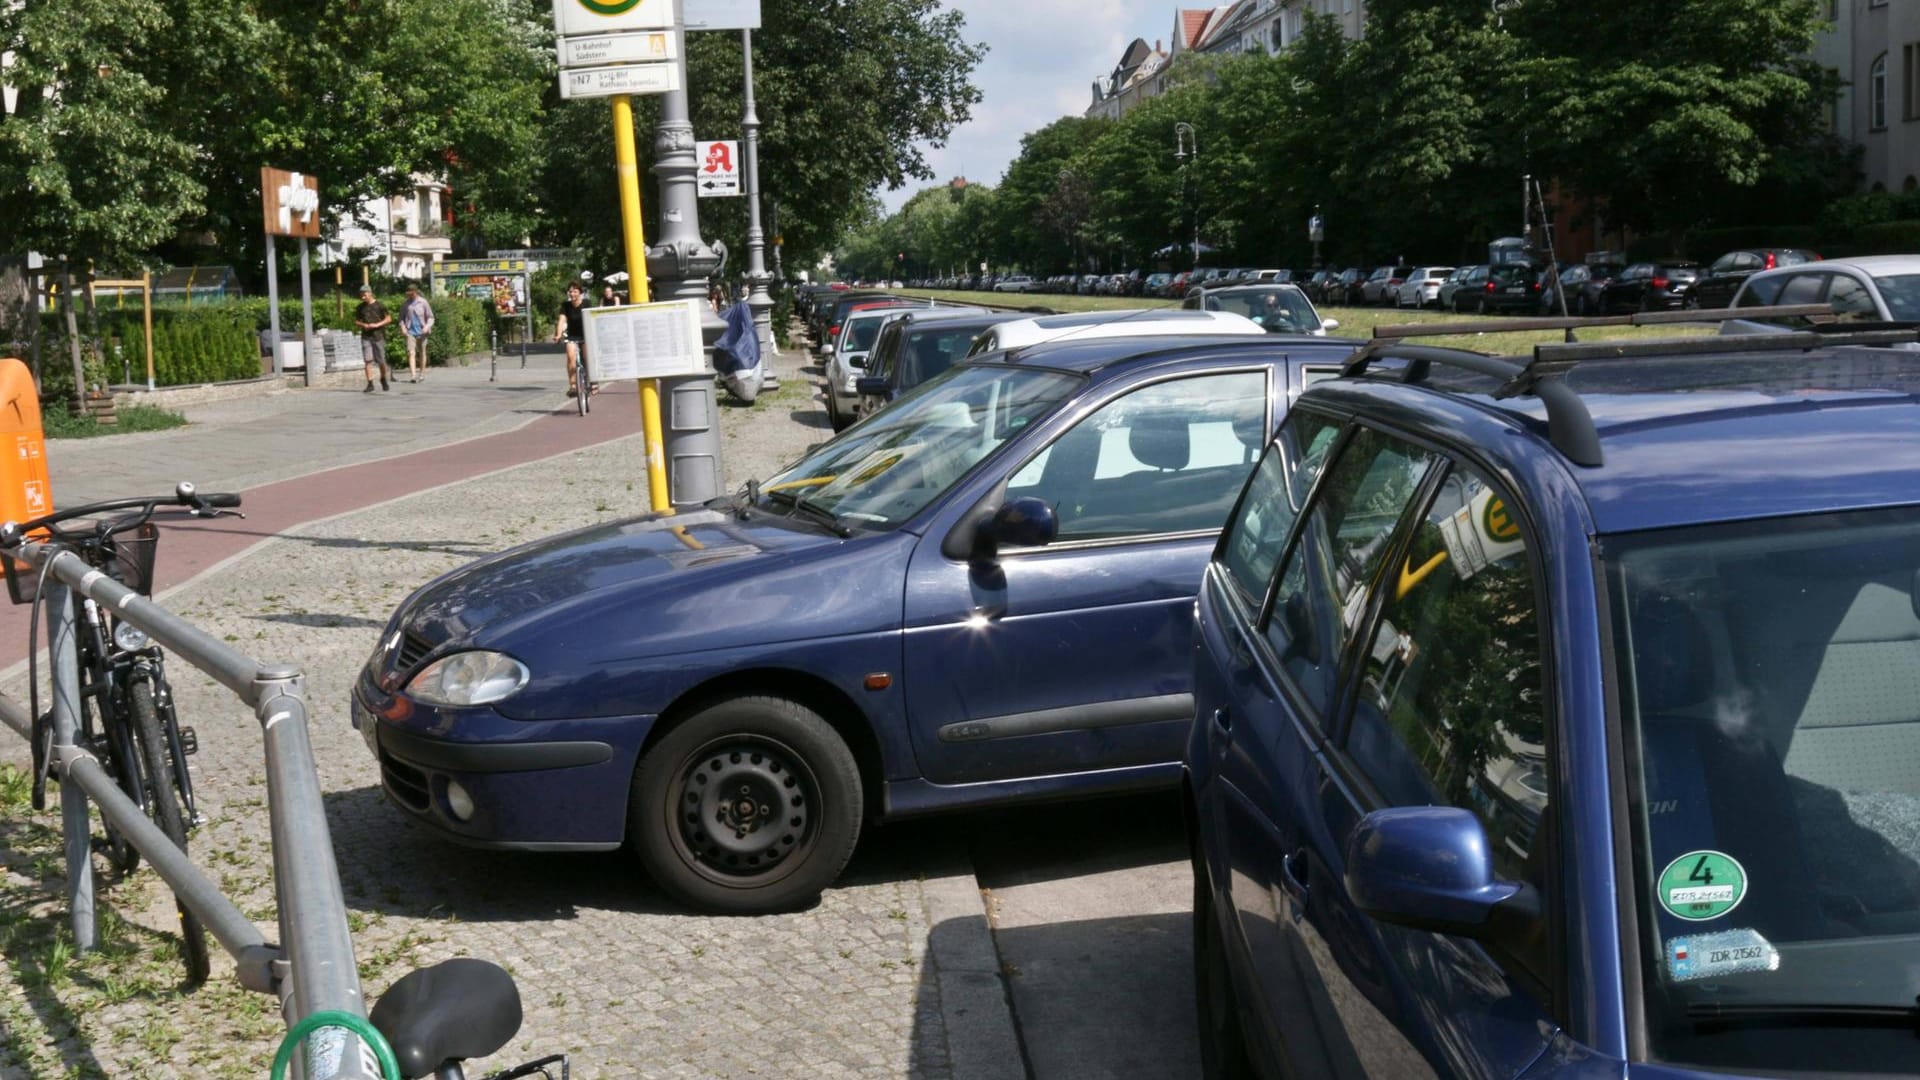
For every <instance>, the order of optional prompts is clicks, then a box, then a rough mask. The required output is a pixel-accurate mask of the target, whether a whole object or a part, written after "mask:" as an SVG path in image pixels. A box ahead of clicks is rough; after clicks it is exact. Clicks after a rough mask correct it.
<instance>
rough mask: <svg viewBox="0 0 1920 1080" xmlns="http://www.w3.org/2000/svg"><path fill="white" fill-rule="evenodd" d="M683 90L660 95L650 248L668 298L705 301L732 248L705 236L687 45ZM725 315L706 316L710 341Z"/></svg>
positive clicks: (651, 269) (678, 1)
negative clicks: (656, 201)
mask: <svg viewBox="0 0 1920 1080" xmlns="http://www.w3.org/2000/svg"><path fill="white" fill-rule="evenodd" d="M673 21H674V23H675V24H676V25H679V26H683V27H684V26H685V25H686V12H685V11H684V10H683V0H674V4H673ZM673 63H674V65H675V66H676V67H678V68H679V69H680V78H679V85H680V89H678V90H675V91H673V92H671V93H667V94H662V95H660V122H659V124H658V125H656V126H655V127H654V129H653V175H654V177H655V178H656V179H657V180H658V181H659V183H660V235H659V237H658V240H657V242H656V243H655V244H654V245H653V246H652V247H651V248H649V249H648V250H647V273H648V275H649V276H651V277H652V279H653V282H654V293H655V294H656V298H657V299H662V300H704V299H705V298H706V295H707V277H708V275H710V274H713V273H715V272H716V271H718V270H719V269H720V267H721V266H722V265H723V264H724V263H725V262H726V249H725V248H724V247H716V246H715V245H711V244H708V243H707V242H706V241H705V240H702V239H701V238H700V199H699V191H698V188H697V187H696V185H697V183H698V176H697V174H698V172H699V169H700V162H699V159H698V157H697V156H696V155H695V154H694V152H693V121H692V120H691V119H689V115H690V114H689V112H688V98H687V50H686V49H685V48H684V47H682V48H681V50H680V56H679V59H677V60H675V61H673ZM721 326H722V324H721V322H720V316H719V314H718V313H715V312H712V311H707V312H705V313H704V315H703V318H702V319H701V328H702V330H703V331H705V332H706V337H707V343H708V344H712V343H713V340H714V339H715V338H717V337H719V336H720V330H721Z"/></svg>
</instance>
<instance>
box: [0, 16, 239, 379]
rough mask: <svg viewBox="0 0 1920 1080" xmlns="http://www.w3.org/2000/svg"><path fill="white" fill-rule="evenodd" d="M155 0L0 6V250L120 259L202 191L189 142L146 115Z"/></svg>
mask: <svg viewBox="0 0 1920 1080" xmlns="http://www.w3.org/2000/svg"><path fill="white" fill-rule="evenodd" d="M168 25H169V24H168V19H167V14H166V12H165V11H164V10H163V9H162V8H161V6H160V5H159V4H158V3H156V2H154V0H72V2H70V3H64V4H60V5H58V6H55V5H50V4H28V5H21V6H13V5H0V41H7V42H12V43H14V44H13V47H14V50H15V52H16V55H15V62H14V66H13V67H12V68H11V69H10V70H9V71H8V73H7V81H8V82H9V83H10V84H12V85H14V86H16V87H19V88H20V94H19V102H18V112H17V113H16V114H15V115H12V116H8V117H4V118H0V191H5V192H6V193H7V209H6V212H5V213H0V251H13V252H21V251H40V252H44V253H46V254H47V255H49V256H52V257H54V258H57V259H58V260H59V261H60V267H61V269H60V278H61V286H62V289H61V291H62V293H63V294H64V295H65V296H67V297H69V298H71V297H73V296H75V295H76V294H75V289H74V282H73V275H72V272H71V269H72V265H73V263H74V262H75V261H78V260H86V259H91V260H94V261H96V262H99V263H101V264H103V265H108V266H118V265H125V264H127V263H129V262H131V261H132V260H134V259H136V258H138V257H139V256H140V255H141V253H142V252H144V251H145V250H146V249H147V248H149V247H150V246H152V245H153V244H154V243H156V242H157V241H159V240H160V239H161V238H162V237H165V236H167V235H168V234H169V233H170V232H171V231H172V228H173V225H174V223H175V222H176V221H177V220H179V218H180V217H181V216H183V215H185V214H187V213H188V212H190V211H192V210H193V209H195V208H196V207H197V206H198V204H199V200H200V198H201V196H202V194H203V188H202V186H201V185H200V184H199V183H197V182H196V181H195V180H194V179H193V176H192V172H191V169H190V166H191V165H192V159H193V152H192V148H191V147H190V146H189V145H188V144H187V143H185V142H183V141H182V140H180V139H179V138H177V137H176V136H175V135H173V134H172V133H171V132H169V131H167V130H166V129H165V128H164V127H163V126H159V125H155V124H154V123H152V117H153V115H154V113H155V111H156V110H157V108H158V106H159V104H160V103H161V101H162V100H163V97H164V94H163V91H162V89H161V87H160V86H157V85H155V84H154V83H153V82H152V81H150V80H149V79H148V78H147V77H146V75H145V74H144V73H143V71H142V69H141V67H140V60H141V58H142V56H143V54H144V51H145V49H144V45H145V42H146V40H147V39H148V38H149V37H151V36H153V35H156V34H159V33H162V32H164V31H165V30H166V29H167V27H168ZM61 307H62V310H64V311H65V312H66V323H67V338H68V343H69V344H68V347H69V352H70V354H71V359H72V362H73V380H74V381H73V385H74V387H75V388H76V391H78V390H80V389H81V388H84V387H85V385H86V375H85V372H84V367H83V363H82V358H81V346H80V336H79V327H78V326H77V325H76V320H75V317H74V307H75V305H74V304H73V303H71V302H69V303H63V304H62V305H61Z"/></svg>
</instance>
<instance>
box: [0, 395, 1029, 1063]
mask: <svg viewBox="0 0 1920 1080" xmlns="http://www.w3.org/2000/svg"><path fill="white" fill-rule="evenodd" d="M782 375H783V379H784V381H785V386H784V387H783V389H782V390H780V391H779V392H777V393H775V394H772V395H768V396H766V397H763V399H762V400H761V402H760V403H759V404H758V405H757V406H756V407H754V408H752V409H745V408H734V407H728V408H725V409H723V424H724V425H725V429H726V431H727V435H728V445H727V455H728V457H727V466H728V473H729V477H730V483H737V482H739V481H741V480H744V479H745V478H746V477H747V476H760V477H764V476H766V475H768V474H769V473H771V472H772V471H773V470H774V469H775V467H777V465H778V464H780V463H782V462H784V461H786V460H789V459H791V458H792V457H793V456H794V455H795V454H797V453H798V452H799V451H800V450H801V449H802V448H803V447H804V445H805V444H807V443H809V442H812V441H815V440H817V439H820V438H824V437H825V435H826V424H825V417H824V415H823V414H821V413H820V412H819V409H818V406H817V404H816V403H815V402H814V401H813V400H812V395H813V384H812V381H811V380H809V379H806V378H801V377H798V376H797V374H794V373H789V372H787V371H783V372H782ZM427 385H428V386H431V385H432V383H431V381H430V382H429V384H427ZM640 456H641V452H640V447H639V444H638V441H637V439H632V438H629V439H622V440H619V441H616V442H611V443H606V444H602V445H600V446H596V447H593V448H590V449H587V450H582V451H578V452H574V453H569V454H566V455H563V456H562V457H559V458H555V459H551V460H547V461H540V462H534V463H531V464H528V465H525V466H522V467H519V468H516V469H511V470H507V471H504V472H500V473H494V474H491V475H488V476H485V477H481V478H479V479H474V480H469V481H463V482H460V483H456V484H452V485H449V486H446V487H443V488H440V489H437V490H433V491H428V492H425V493H422V494H419V495H415V496H410V497H407V498H403V499H400V500H396V501H394V502H391V503H388V504H385V505H381V506H378V507H374V508H371V509H367V510H363V511H359V512H355V513H350V514H347V515H344V516H341V517H337V518H334V519H332V520H329V521H326V522H322V523H318V524H314V525H310V526H307V527H303V528H301V529H299V530H297V533H298V536H297V537H282V538H280V539H276V540H272V541H269V542H267V543H266V544H264V545H262V546H260V547H258V548H256V549H254V550H253V551H251V552H250V553H248V554H247V555H245V556H243V557H241V558H239V559H237V560H235V561H233V562H231V563H228V564H226V565H224V566H222V567H220V568H218V569H217V570H215V571H213V572H210V573H209V574H207V575H205V576H203V577H202V578H200V579H198V580H197V581H195V582H193V583H190V584H188V585H187V586H185V587H183V588H181V589H180V590H179V591H177V592H175V593H174V594H173V595H172V596H171V597H169V601H168V602H169V605H170V606H171V607H173V608H174V609H175V610H177V611H180V612H182V613H183V614H185V615H187V616H188V617H189V618H191V619H193V620H194V621H195V622H196V623H197V624H199V625H200V626H202V627H203V628H206V629H207V630H209V631H210V632H212V633H213V634H214V635H216V636H218V637H223V638H225V639H226V640H227V641H229V642H231V643H232V644H234V645H235V646H236V647H238V648H241V649H243V650H244V651H246V652H248V653H249V654H251V655H254V656H256V657H260V658H267V659H274V660H287V661H292V662H295V663H297V664H299V665H300V666H301V667H303V668H304V670H305V672H306V674H307V692H308V695H309V700H310V702H311V703H312V706H313V720H312V725H313V731H312V735H313V742H314V747H315V753H316V756H317V758H318V760H319V769H320V777H321V781H322V786H323V789H324V791H325V800H326V806H327V812H328V816H329V821H330V825H331V828H332V833H333V841H334V847H335V850H336V852H337V853H338V857H339V861H340V869H341V876H342V879H343V884H344V889H345V894H346V898H347V903H348V907H349V910H350V913H351V922H352V923H353V929H354V937H355V942H356V946H357V950H358V958H359V961H360V965H361V971H362V978H363V981H364V983H365V988H366V990H367V992H368V995H369V999H370V1000H371V999H373V998H376V997H377V996H378V993H379V992H380V991H382V990H384V989H385V987H386V986H387V985H388V984H390V983H391V982H392V981H393V980H394V979H395V978H397V977H398V976H399V975H401V974H403V973H405V972H406V971H408V970H411V969H412V968H413V967H415V966H418V965H422V964H427V963H432V962H435V961H438V960H441V959H444V958H447V957H451V956H456V955H473V956H478V957H483V958H488V959H492V960H495V961H497V962H500V963H503V964H506V965H508V966H509V967H510V969H511V970H512V971H513V972H514V974H515V976H516V979H517V981H518V983H519V985H520V989H521V995H522V1001H523V1005H524V1007H525V1011H526V1020H525V1023H524V1025H523V1027H522V1029H521V1033H520V1035H519V1037H517V1038H516V1039H515V1040H514V1042H513V1043H512V1045H511V1046H510V1047H509V1048H508V1049H507V1050H506V1051H504V1052H503V1053H502V1054H501V1055H500V1058H499V1059H498V1060H496V1061H493V1062H489V1063H486V1064H491V1065H494V1066H498V1065H501V1064H505V1063H510V1061H511V1060H519V1059H522V1058H526V1057H532V1056H536V1055H539V1054H543V1053H547V1052H552V1051H557V1050H565V1051H568V1052H569V1053H571V1054H573V1055H574V1069H575V1075H576V1076H581V1077H617V1076H660V1077H682V1076H687V1077H691V1076H701V1077H708V1076H716V1077H796V1076H858V1077H868V1076H871V1077H899V1076H913V1077H928V1078H937V1077H947V1076H950V1075H955V1074H956V1073H959V1074H966V1075H977V1076H995V1075H1007V1074H1008V1073H1009V1072H1012V1073H1016V1074H1017V1073H1018V1071H1019V1070H1020V1067H1021V1066H1020V1064H1019V1057H1018V1051H1017V1048H1014V1044H1013V1042H1012V1033H1011V1030H1010V1028H1007V1027H1005V1026H1004V1025H998V1024H996V1023H995V1021H994V1017H995V1013H994V1009H995V1008H999V1009H1001V1010H1002V1015H1003V1014H1004V1002H1003V1001H1002V1000H1001V998H1002V995H1001V991H1000V990H999V988H998V980H997V972H996V971H995V967H996V961H995V960H994V958H993V956H992V949H991V944H990V941H989V939H987V938H986V936H985V932H984V928H985V923H984V919H983V917H982V914H981V909H980V903H979V894H978V892H977V889H976V888H975V887H974V885H973V882H972V879H971V877H970V876H969V875H967V873H966V871H965V868H964V862H963V861H962V862H960V863H957V864H956V862H955V858H956V849H957V845H956V843H955V842H954V840H953V838H952V834H951V833H950V832H949V831H948V829H947V827H942V826H925V827H922V826H905V827H896V828H890V829H886V830H880V831H878V832H876V833H874V834H871V835H870V837H869V838H868V840H866V841H864V842H863V844H862V847H861V850H860V851H859V853H858V854H857V855H856V858H855V863H854V865H853V866H852V868H851V869H850V872H849V873H848V875H847V876H846V878H845V879H844V880H843V881H842V883H841V884H840V885H838V886H837V887H835V888H833V889H830V890H828V892H827V894H826V895H825V897H824V898H823V900H822V901H821V903H820V904H819V905H818V906H816V907H814V908H813V909H811V910H808V911H805V912H800V913H797V914H791V915H782V916H772V917H761V918H715V917H702V916H695V915H690V914H686V913H684V912H683V911H680V910H677V909H675V908H674V907H673V906H671V905H670V904H668V903H667V902H666V901H664V900H663V898H661V896H660V895H659V894H658V893H657V892H656V891H655V890H654V889H653V888H652V886H651V885H650V884H649V883H648V881H647V880H646V879H645V877H644V876H643V875H642V874H641V873H640V872H639V870H638V869H637V867H636V865H635V864H634V862H633V861H632V859H631V858H630V856H628V855H626V854H624V853H613V854H607V855H590V856H559V855H520V854H498V853H480V852H472V851H468V850H465V849H461V848H456V847H453V846H451V845H449V844H446V843H444V842H442V841H440V840H438V839H437V838H435V837H434V836H432V835H429V834H427V833H426V832H424V831H423V830H421V829H419V828H417V827H415V826H414V825H412V824H410V823H409V822H407V821H406V820H405V819H404V818H403V817H402V816H401V815H400V813H399V812H398V811H397V810H395V809H394V808H392V807H390V806H388V805H386V804H385V803H384V801H383V796H382V795H381V794H380V791H379V788H378V772H377V769H376V766H375V764H374V762H373V760H372V758H371V757H370V756H369V755H368V753H367V751H366V747H365V746H364V744H363V743H362V742H361V740H360V738H359V736H358V734H357V733H356V732H354V731H353V729H352V728H351V726H350V725H349V723H348V721H347V715H346V703H347V693H348V688H349V685H350V683H351V681H352V679H353V677H354V676H355V674H356V672H357V671H358V669H359V667H360V665H361V664H362V663H363V662H364V660H365V658H366V656H367V654H368V652H369V651H370V649H371V648H372V646H373V644H374V638H375V636H376V634H377V633H378V630H379V628H380V627H381V626H382V625H383V624H384V622H385V619H386V617H387V615H388V614H389V613H390V611H391V610H392V608H393V606H394V605H395V604H396V603H397V602H398V601H399V600H400V599H402V598H403V597H404V596H405V595H406V594H407V593H408V592H409V591H410V590H411V589H412V588H413V587H414V586H416V585H418V584H419V583H421V582H422V581H425V580H426V579H428V578H430V577H432V576H434V575H436V574H439V573H441V572H443V571H446V570H449V569H452V568H454V567H456V566H459V565H461V564H462V563H465V562H467V561H469V560H470V559H472V558H474V557H476V556H478V555H481V554H483V553H486V552H490V551H495V550H498V549H500V548H502V547H506V546H509V545H512V544H515V543H518V542H521V541H525V540H529V539H532V538H534V537H537V536H541V535H546V534H549V533H553V532H557V531H560V530H563V529H568V528H572V527H575V526H580V525H585V524H589V523H592V522H596V521H602V520H607V519H610V518H614V517H617V516H622V515H628V514H633V513H638V512H641V511H642V510H643V509H644V508H645V502H646V485H645V481H644V478H643V477H642V476H641V475H640V473H639V469H638V463H639V461H640ZM173 672H174V674H173V679H174V683H175V686H176V692H177V695H178V698H179V701H180V704H181V714H182V717H183V719H185V720H187V721H188V722H191V723H192V724H193V725H194V726H195V727H196V728H197V731H198V735H199V743H200V752H199V754H198V755H197V756H196V757H195V758H193V768H194V772H195V783H196V785H197V788H198V790H199V792H200V795H201V802H202V810H203V812H204V813H205V815H206V817H207V823H206V824H205V825H204V826H203V827H201V828H200V829H199V830H198V831H197V832H196V833H195V835H194V838H193V850H194V857H195V861H196V862H197V863H199V864H200V865H201V866H202V867H204V868H206V869H207V870H208V871H209V872H210V873H212V874H213V875H214V876H215V877H216V879H218V880H219V881H220V882H221V883H222V885H223V887H224V888H225V889H226V891H227V892H228V894H229V895H230V896H231V897H233V898H234V899H235V901H236V902H237V903H238V904H239V905H240V907H241V909H242V910H243V911H245V912H246V913H247V914H248V916H249V917H251V918H253V919H255V920H256V921H257V922H258V923H259V924H260V925H261V927H262V929H263V931H264V932H266V933H267V934H268V936H269V937H270V938H273V937H277V934H276V932H275V931H274V928H273V910H274V908H273V895H272V888H271V882H270V872H271V857H270V853H269V850H268V845H269V832H268V826H267V819H266V811H265V796H266V789H265V780H264V776H263V768H262V761H261V751H260V738H259V732H258V726H257V723H256V722H255V720H254V719H253V718H252V716H251V715H250V714H248V713H247V712H246V710H245V709H244V708H243V707H241V706H239V705H238V704H237V703H236V702H234V701H233V699H232V698H231V697H230V696H228V695H227V694H226V693H225V692H224V691H222V690H219V689H218V688H217V687H215V686H214V685H213V684H212V683H211V682H210V681H209V680H207V679H205V678H204V677H202V676H201V675H199V674H198V673H197V672H194V671H193V670H191V669H190V668H187V667H186V666H185V665H184V664H179V663H176V664H175V665H174V667H173ZM0 688H3V689H5V690H6V691H7V692H8V693H13V694H18V695H21V697H22V700H24V680H21V679H15V680H13V682H11V683H10V684H8V685H6V686H4V687H0ZM6 741H7V743H8V744H9V745H8V746H7V747H6V749H5V755H6V756H5V760H9V761H12V762H13V763H15V764H16V765H17V764H18V763H19V761H20V758H21V757H22V756H23V755H22V754H21V753H19V750H20V749H21V748H19V747H18V746H17V745H15V744H14V741H13V740H6ZM56 829H57V816H56V815H52V814H32V813H31V812H30V811H28V810H27V809H26V808H25V806H24V794H23V788H22V784H21V783H20V781H19V778H18V776H17V774H13V773H0V833H4V834H5V835H0V1075H5V1076H9V1077H11V1076H42V1075H69V1074H70V1075H106V1076H140V1077H147V1076H155V1077H170V1076H179V1077H186V1076H193V1077H202V1076H235V1077H239V1076H252V1077H258V1076H260V1075H263V1074H264V1072H265V1070H266V1068H267V1064H268V1061H269V1058H270V1056H271V1052H272V1049H273V1046H274V1045H275V1042H276V1041H277V1038H278V1035H279V1030H280V1027H279V1021H278V1017H277V1015H276V1013H275V1010H274V1008H273V1006H272V1002H271V1001H270V1000H269V999H267V998H264V997H261V996H259V995H251V994H247V993H246V992H244V991H240V990H238V989H237V988H234V987H233V986H232V969H231V964H230V963H228V962H227V961H226V959H225V957H224V956H222V955H219V954H218V950H216V956H215V968H214V977H213V980H212V981H211V982H210V983H209V984H208V985H207V986H205V987H203V988H201V989H199V990H195V991H192V992H188V993H182V992H181V991H180V990H179V989H178V987H177V980H178V969H177V967H173V966H171V960H170V958H169V955H168V952H167V949H168V944H167V938H166V937H165V936H164V935H163V934H160V933H158V932H157V931H159V930H161V929H163V928H170V927H171V925H172V918H171V911H170V908H171V902H170V898H169V897H168V896H167V895H166V893H165V891H164V889H163V888H162V887H161V886H160V884H159V882H158V880H157V879H156V878H154V877H153V876H152V874H151V872H150V871H145V870H143V871H141V872H139V873H137V874H136V875H134V876H133V877H132V878H130V879H128V880H126V881H122V882H118V883H110V884H106V885H104V886H103V890H102V907H103V908H106V909H108V910H109V911H110V915H109V917H108V918H107V919H106V924H105V937H106V939H107V941H108V943H109V947H108V948H106V949H104V950H102V951H101V952H99V953H91V954H87V955H84V956H74V955H72V953H71V950H70V949H68V948H67V947H66V945H65V944H64V943H63V941H62V934H63V931H62V930H61V927H62V926H63V924H64V917H63V916H62V915H61V913H60V912H61V905H60V894H61V890H62V888H63V886H62V885H61V883H60V881H59V875H60V872H61V871H60V863H59V859H58V840H57V833H55V831H54V830H56ZM969 898H970V900H969ZM936 931H937V932H936ZM943 957H944V958H946V961H947V962H946V963H945V966H944V967H943V965H942V963H941V962H940V961H941V958H943ZM949 999H950V1000H949ZM943 1002H945V1004H943ZM954 1016H960V1017H962V1018H963V1021H962V1022H961V1024H960V1025H959V1026H957V1027H956V1026H955V1025H954V1024H953V1023H952V1022H951V1021H952V1018H953V1017H954ZM475 1064H480V1063H475Z"/></svg>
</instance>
